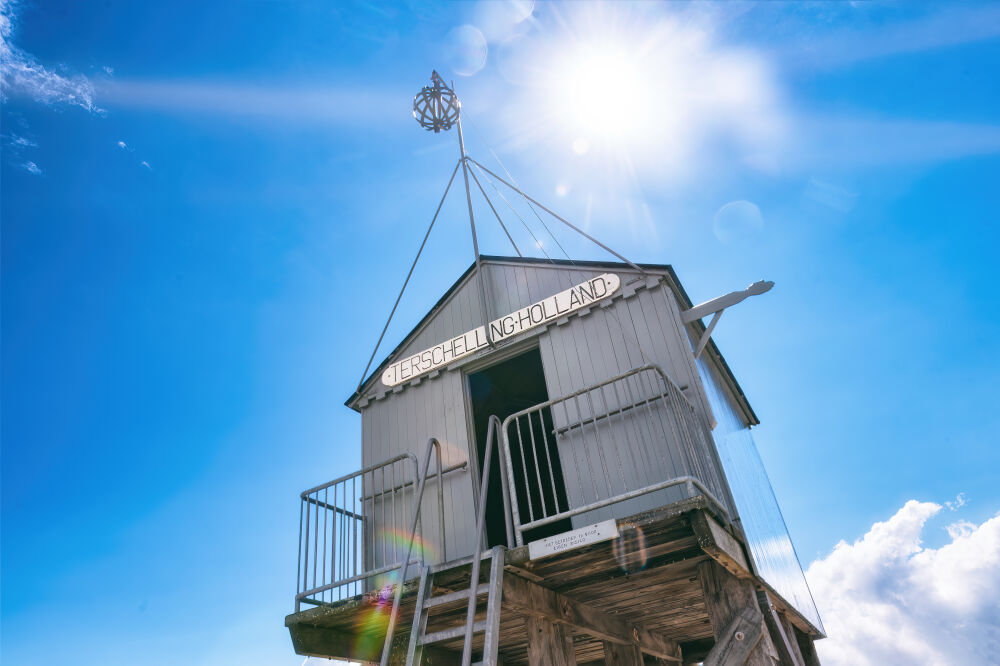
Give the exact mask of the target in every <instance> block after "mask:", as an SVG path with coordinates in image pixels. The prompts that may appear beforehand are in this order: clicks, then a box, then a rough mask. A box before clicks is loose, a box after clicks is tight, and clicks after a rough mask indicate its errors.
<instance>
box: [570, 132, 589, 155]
mask: <svg viewBox="0 0 1000 666" xmlns="http://www.w3.org/2000/svg"><path fill="white" fill-rule="evenodd" d="M573 152H574V153H576V154H577V155H586V154H587V153H588V152H590V141H587V139H585V138H583V137H582V136H581V137H579V138H577V139H573Z"/></svg>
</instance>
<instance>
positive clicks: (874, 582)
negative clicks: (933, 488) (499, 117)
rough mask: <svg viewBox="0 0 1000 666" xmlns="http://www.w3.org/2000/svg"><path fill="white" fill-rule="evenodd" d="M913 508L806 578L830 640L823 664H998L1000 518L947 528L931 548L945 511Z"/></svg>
mask: <svg viewBox="0 0 1000 666" xmlns="http://www.w3.org/2000/svg"><path fill="white" fill-rule="evenodd" d="M942 508H943V507H942V506H941V505H940V504H936V503H932V502H917V501H915V500H911V501H909V502H907V503H906V504H905V505H904V506H903V507H902V508H901V509H900V510H899V511H898V512H896V514H895V515H894V516H892V517H891V518H890V519H889V520H887V521H885V522H878V523H875V524H874V525H872V527H871V529H870V530H869V531H868V533H867V534H865V535H864V536H863V537H862V538H861V539H859V540H857V541H855V542H854V543H852V544H849V543H846V542H843V541H842V542H840V543H839V544H837V546H836V548H834V550H833V552H832V553H831V554H830V555H828V556H827V557H825V558H823V559H820V560H817V561H815V562H813V563H812V565H811V566H810V567H809V570H808V571H807V572H806V577H807V578H808V579H809V585H810V587H811V588H812V590H813V593H814V594H815V598H816V603H817V605H818V606H819V609H820V613H821V614H822V616H823V623H824V624H825V625H826V629H827V634H828V636H829V638H827V639H825V640H822V641H819V642H818V643H817V644H816V646H817V649H818V650H819V652H820V656H821V657H822V658H823V663H824V664H828V665H830V666H838V665H839V664H851V665H852V666H867V665H869V664H870V665H872V666H874V665H876V664H904V663H905V664H912V665H914V666H924V665H926V666H938V665H940V666H946V665H948V664H987V663H996V661H995V660H996V657H997V655H998V654H1000V632H998V631H997V627H1000V606H998V605H997V603H996V600H997V597H998V596H1000V515H997V516H994V517H993V518H991V519H989V520H986V521H985V522H983V523H982V524H980V525H976V524H974V523H972V522H969V521H967V520H959V521H957V522H954V523H952V524H951V525H949V526H947V528H946V529H947V532H948V535H949V538H950V539H951V541H950V542H949V543H947V544H945V545H943V546H941V547H940V548H924V547H923V545H922V543H921V534H922V533H923V531H924V527H925V525H926V523H927V521H928V520H930V519H931V518H932V517H933V516H935V515H936V514H938V513H939V512H940V511H941V510H942Z"/></svg>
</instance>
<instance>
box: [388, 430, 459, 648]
mask: <svg viewBox="0 0 1000 666" xmlns="http://www.w3.org/2000/svg"><path fill="white" fill-rule="evenodd" d="M432 448H434V449H435V450H436V451H437V469H438V487H439V488H441V487H443V486H442V480H441V478H442V475H443V472H442V469H441V443H440V442H438V440H437V438H435V437H431V438H430V439H429V440H427V454H426V455H425V456H424V471H423V473H422V474H419V475H418V478H419V479H420V482H419V484H418V485H417V492H416V495H414V498H413V520H412V522H411V524H410V531H409V534H410V539H409V542H408V543H407V545H406V554H405V555H404V556H403V561H402V563H401V564H400V565H399V578H398V580H397V581H396V593H395V595H394V596H393V599H392V612H391V613H390V614H389V624H388V626H387V627H386V630H385V643H384V644H383V645H382V661H381V666H388V665H389V654H390V652H391V651H392V638H393V634H395V632H396V620H397V619H398V616H399V602H400V600H401V599H402V597H403V584H404V583H405V582H406V572H407V569H409V566H410V554H411V553H412V552H413V542H414V541H415V540H416V535H417V531H416V530H417V522H418V521H419V520H420V502H421V500H422V499H423V496H424V485H425V483H426V482H427V470H428V468H429V467H430V463H431V449H432ZM438 497H439V506H438V510H439V513H440V520H441V531H442V534H443V533H444V495H443V494H440V493H439V494H438ZM442 558H443V560H444V561H447V558H446V557H444V551H443V550H442ZM418 612H419V611H418Z"/></svg>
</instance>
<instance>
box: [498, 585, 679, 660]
mask: <svg viewBox="0 0 1000 666" xmlns="http://www.w3.org/2000/svg"><path fill="white" fill-rule="evenodd" d="M503 604H504V606H505V607H509V608H512V609H515V610H517V611H518V612H521V613H525V614H528V615H533V616H537V617H542V618H545V619H546V620H548V621H550V622H557V623H559V624H565V625H569V626H571V627H573V628H574V629H575V630H577V631H581V632H583V633H587V634H590V635H591V636H594V637H596V638H600V639H601V640H604V641H609V642H613V643H619V644H624V645H629V646H633V647H638V648H640V649H641V650H642V651H643V652H646V653H648V654H651V655H654V656H656V657H660V658H661V659H671V660H673V661H680V648H679V646H678V645H677V643H676V642H675V641H672V640H670V639H668V638H664V637H663V636H660V635H659V634H656V633H654V632H651V631H649V630H648V629H646V628H645V627H644V626H642V625H639V624H634V623H629V622H627V621H625V620H624V619H622V618H620V617H615V616H612V615H608V614H607V613H604V612H602V611H599V610H597V609H596V608H593V607H592V606H589V605H587V604H584V603H580V602H578V601H574V600H572V599H570V598H568V597H566V596H565V595H562V594H559V593H558V592H554V591H553V590H549V589H547V588H544V587H541V586H540V585H537V584H535V583H532V582H530V581H527V580H524V579H522V578H517V577H516V576H505V577H504V581H503Z"/></svg>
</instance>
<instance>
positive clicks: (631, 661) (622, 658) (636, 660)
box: [604, 641, 643, 666]
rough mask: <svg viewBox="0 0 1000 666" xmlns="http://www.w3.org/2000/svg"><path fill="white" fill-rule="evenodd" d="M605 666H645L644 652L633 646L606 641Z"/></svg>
mask: <svg viewBox="0 0 1000 666" xmlns="http://www.w3.org/2000/svg"><path fill="white" fill-rule="evenodd" d="M604 664H605V666H643V663H642V652H640V651H639V648H637V647H635V646H633V645H622V644H621V643H612V642H611V641H604Z"/></svg>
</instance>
